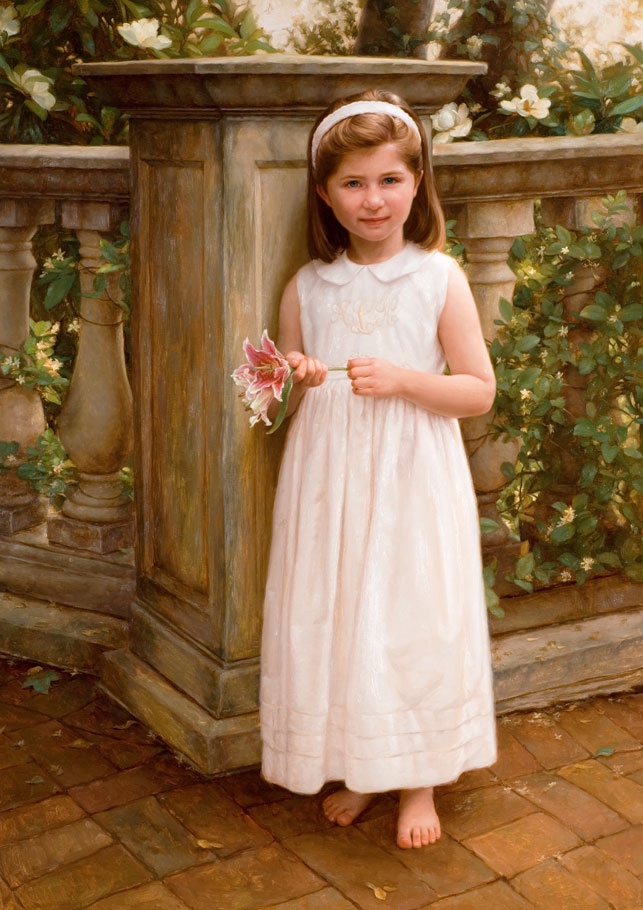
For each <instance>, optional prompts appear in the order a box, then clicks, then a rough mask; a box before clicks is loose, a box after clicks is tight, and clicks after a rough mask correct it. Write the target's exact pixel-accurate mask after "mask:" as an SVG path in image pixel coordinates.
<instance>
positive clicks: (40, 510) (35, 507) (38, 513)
mask: <svg viewBox="0 0 643 910" xmlns="http://www.w3.org/2000/svg"><path fill="white" fill-rule="evenodd" d="M45 513H46V506H45V504H44V503H43V502H41V501H40V500H39V499H38V500H36V501H35V502H30V503H26V504H25V505H17V506H0V534H6V535H8V534H15V533H16V532H17V531H22V530H24V528H31V527H33V526H34V525H37V524H40V522H41V521H43V520H44V517H45Z"/></svg>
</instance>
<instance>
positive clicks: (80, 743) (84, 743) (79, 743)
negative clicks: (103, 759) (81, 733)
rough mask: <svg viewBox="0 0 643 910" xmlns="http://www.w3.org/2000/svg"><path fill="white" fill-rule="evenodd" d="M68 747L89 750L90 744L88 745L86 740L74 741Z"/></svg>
mask: <svg viewBox="0 0 643 910" xmlns="http://www.w3.org/2000/svg"><path fill="white" fill-rule="evenodd" d="M69 745H70V747H71V748H72V749H91V747H92V744H91V743H88V742H87V740H86V739H75V740H74V741H73V743H70V744H69Z"/></svg>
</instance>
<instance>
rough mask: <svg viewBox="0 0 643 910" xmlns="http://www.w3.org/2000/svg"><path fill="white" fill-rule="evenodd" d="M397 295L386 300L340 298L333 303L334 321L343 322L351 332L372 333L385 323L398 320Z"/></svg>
mask: <svg viewBox="0 0 643 910" xmlns="http://www.w3.org/2000/svg"><path fill="white" fill-rule="evenodd" d="M397 302H398V301H397V297H389V298H385V299H384V300H359V301H356V300H352V299H351V300H340V301H338V302H337V303H335V304H333V309H332V320H333V322H340V321H341V322H343V323H344V325H345V326H347V327H348V328H349V329H350V330H351V332H354V333H356V334H360V335H371V334H372V333H373V332H375V331H376V329H379V328H381V327H382V326H384V325H394V324H395V323H396V322H397V313H396V310H397Z"/></svg>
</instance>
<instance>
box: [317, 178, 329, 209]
mask: <svg viewBox="0 0 643 910" xmlns="http://www.w3.org/2000/svg"><path fill="white" fill-rule="evenodd" d="M315 189H316V190H317V195H318V196H319V198H320V199H323V200H324V202H325V203H326V205H328V206H330V197H329V195H328V193H327V192H326V189H325V188H324V187H323V186H321V184H319V183H318V184H317V185H316V187H315Z"/></svg>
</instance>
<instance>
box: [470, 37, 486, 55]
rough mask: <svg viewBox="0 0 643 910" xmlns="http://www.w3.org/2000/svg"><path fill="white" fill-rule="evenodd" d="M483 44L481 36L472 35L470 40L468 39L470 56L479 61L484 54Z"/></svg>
mask: <svg viewBox="0 0 643 910" xmlns="http://www.w3.org/2000/svg"><path fill="white" fill-rule="evenodd" d="M482 43H483V42H482V38H481V37H480V36H479V35H471V37H470V38H467V50H468V51H469V56H471V57H473V58H474V59H477V58H478V57H479V56H480V54H481V53H482Z"/></svg>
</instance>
